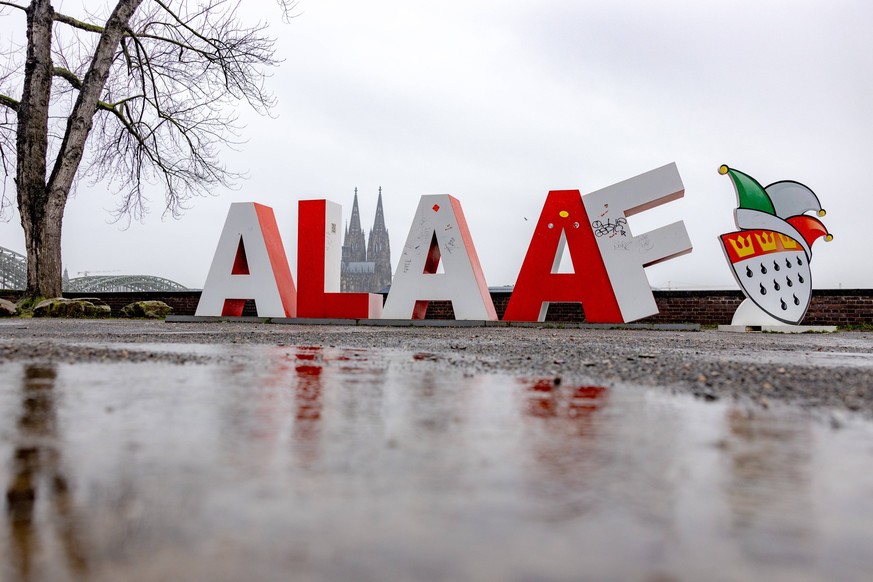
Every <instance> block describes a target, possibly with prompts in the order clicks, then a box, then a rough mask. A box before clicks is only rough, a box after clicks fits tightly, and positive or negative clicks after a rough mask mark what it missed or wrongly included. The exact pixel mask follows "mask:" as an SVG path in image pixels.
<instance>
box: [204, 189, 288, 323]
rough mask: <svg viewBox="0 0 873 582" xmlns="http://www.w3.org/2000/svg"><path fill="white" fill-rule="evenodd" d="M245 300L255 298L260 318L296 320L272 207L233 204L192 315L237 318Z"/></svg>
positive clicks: (241, 203)
mask: <svg viewBox="0 0 873 582" xmlns="http://www.w3.org/2000/svg"><path fill="white" fill-rule="evenodd" d="M246 299H253V300H254V302H255V306H256V307H257V309H258V316H259V317H296V316H297V290H296V289H295V288H294V279H293V278H292V277H291V269H290V268H289V267H288V259H287V258H286V256H285V248H284V247H283V246H282V238H281V237H280V236H279V228H278V227H277V226H276V217H275V215H274V214H273V209H272V208H270V207H269V206H263V205H261V204H255V203H254V202H237V203H234V204H231V205H230V210H229V211H228V213H227V219H226V220H225V222H224V229H223V230H222V231H221V237H220V238H219V240H218V246H217V247H216V249H215V256H214V257H213V259H212V266H211V267H210V268H209V275H207V277H206V284H205V285H204V286H203V293H202V294H201V295H200V302H199V303H198V304H197V312H196V315H198V316H207V315H220V316H224V317H239V316H240V315H242V310H243V306H244V305H245V302H246Z"/></svg>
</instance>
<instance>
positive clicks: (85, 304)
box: [33, 297, 112, 317]
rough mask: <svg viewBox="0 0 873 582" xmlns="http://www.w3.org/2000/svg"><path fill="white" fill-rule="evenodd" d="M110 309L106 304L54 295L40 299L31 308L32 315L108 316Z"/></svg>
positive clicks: (110, 312) (110, 313)
mask: <svg viewBox="0 0 873 582" xmlns="http://www.w3.org/2000/svg"><path fill="white" fill-rule="evenodd" d="M110 315H112V309H111V308H110V307H109V306H108V305H106V304H103V305H95V304H94V303H92V302H91V301H89V300H87V299H65V298H63V297H55V298H53V299H46V300H44V301H40V302H39V303H37V304H36V307H34V308H33V316H34V317H109V316H110Z"/></svg>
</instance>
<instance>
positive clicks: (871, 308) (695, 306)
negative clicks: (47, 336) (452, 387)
mask: <svg viewBox="0 0 873 582" xmlns="http://www.w3.org/2000/svg"><path fill="white" fill-rule="evenodd" d="M654 294H655V301H656V303H657V304H658V309H659V311H660V313H659V314H658V315H655V316H653V317H650V318H647V319H644V320H642V322H644V323H700V324H704V325H706V324H724V323H730V322H731V318H732V317H733V314H734V311H735V310H736V308H737V306H738V305H739V304H740V302H741V301H742V300H743V294H742V292H741V291H739V290H728V291H655V292H654ZM20 296H21V292H20V291H0V297H2V298H3V299H9V300H10V301H17V300H18V298H19V297H20ZM65 296H66V297H71V298H73V297H96V298H99V299H101V300H103V301H105V302H106V303H107V304H108V305H109V306H110V307H111V308H112V313H113V314H118V313H119V312H120V311H121V308H122V307H124V306H125V305H127V304H129V303H133V302H134V301H141V300H158V301H163V302H165V303H167V304H168V305H170V306H171V307H172V308H173V311H174V313H175V314H177V315H193V314H194V311H195V310H196V308H197V302H198V301H199V299H200V292H199V291H180V292H166V293H164V292H151V293H146V292H143V293H67V294H65ZM509 296H510V294H509V293H505V292H500V293H497V292H495V293H492V296H491V297H492V300H493V301H494V308H495V309H496V311H497V315H498V317H502V316H503V313H504V312H505V311H506V304H507V303H508V302H509ZM243 314H244V315H256V312H255V306H254V303H253V302H252V301H248V302H246V308H245V310H244V312H243ZM426 318H427V319H453V318H454V312H453V311H452V304H451V302H450V301H431V302H429V304H428V308H427V315H426ZM546 321H554V322H561V321H563V322H582V321H585V315H584V312H583V309H582V306H581V305H580V304H578V303H552V304H551V305H550V306H549V311H548V315H547V316H546ZM803 323H804V324H807V325H859V324H871V323H873V289H817V290H815V291H814V292H813V296H812V302H811V304H810V306H809V310H808V311H807V314H806V318H805V319H804V320H803Z"/></svg>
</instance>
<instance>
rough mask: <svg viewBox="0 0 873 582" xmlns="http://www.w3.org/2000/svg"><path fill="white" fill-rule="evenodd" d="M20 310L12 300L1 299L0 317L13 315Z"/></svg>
mask: <svg viewBox="0 0 873 582" xmlns="http://www.w3.org/2000/svg"><path fill="white" fill-rule="evenodd" d="M17 312H18V308H17V307H16V306H15V304H14V303H12V302H11V301H7V300H5V299H0V317H12V316H13V315H15V314H16V313H17Z"/></svg>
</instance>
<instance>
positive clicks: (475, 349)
mask: <svg viewBox="0 0 873 582" xmlns="http://www.w3.org/2000/svg"><path fill="white" fill-rule="evenodd" d="M122 344H124V345H122ZM126 344H133V345H139V348H137V349H128V348H129V346H127V345H126ZM156 344H164V345H171V344H191V345H214V344H224V345H234V344H239V345H245V344H253V345H275V346H323V347H345V348H361V349H375V350H380V349H381V350H398V351H407V352H413V353H414V354H415V355H416V357H415V358H414V359H412V360H410V362H414V365H416V366H430V367H435V368H437V369H446V370H450V369H451V370H459V371H462V372H467V373H504V374H527V375H535V376H543V375H546V376H553V377H555V378H563V379H565V380H569V381H572V382H586V383H590V384H599V385H612V384H616V383H626V384H637V385H641V386H649V387H651V386H658V387H662V388H664V389H666V390H668V391H672V392H685V393H691V394H694V395H696V396H698V397H700V398H702V399H704V400H709V401H714V400H720V399H732V400H739V401H742V402H746V403H751V404H753V405H756V406H764V407H767V406H770V405H771V404H774V403H779V402H787V403H792V404H796V405H800V406H803V407H814V408H822V409H828V408H832V409H842V410H849V411H853V412H857V413H860V414H862V415H864V416H868V417H869V416H873V333H869V332H839V333H832V334H774V333H763V334H762V333H742V334H738V333H729V332H719V331H715V330H703V331H697V332H691V331H680V332H673V331H652V330H603V329H560V328H557V327H554V326H543V327H542V328H463V327H458V328H443V327H434V328H406V327H404V328H390V327H389V328H383V327H354V326H302V325H275V324H257V323H243V322H218V323H166V322H162V321H130V320H54V319H12V320H6V321H3V322H0V361H3V360H16V361H45V362H77V361H88V362H111V361H123V360H126V361H165V362H173V363H192V364H196V363H208V362H214V361H218V360H227V359H233V357H234V356H233V355H232V354H231V355H228V354H227V353H222V354H218V355H216V354H214V353H213V354H204V353H201V352H200V351H198V350H196V349H185V348H183V347H181V346H179V349H178V350H172V351H168V350H164V349H160V348H158V347H157V346H156ZM410 365H413V364H412V363H410Z"/></svg>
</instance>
